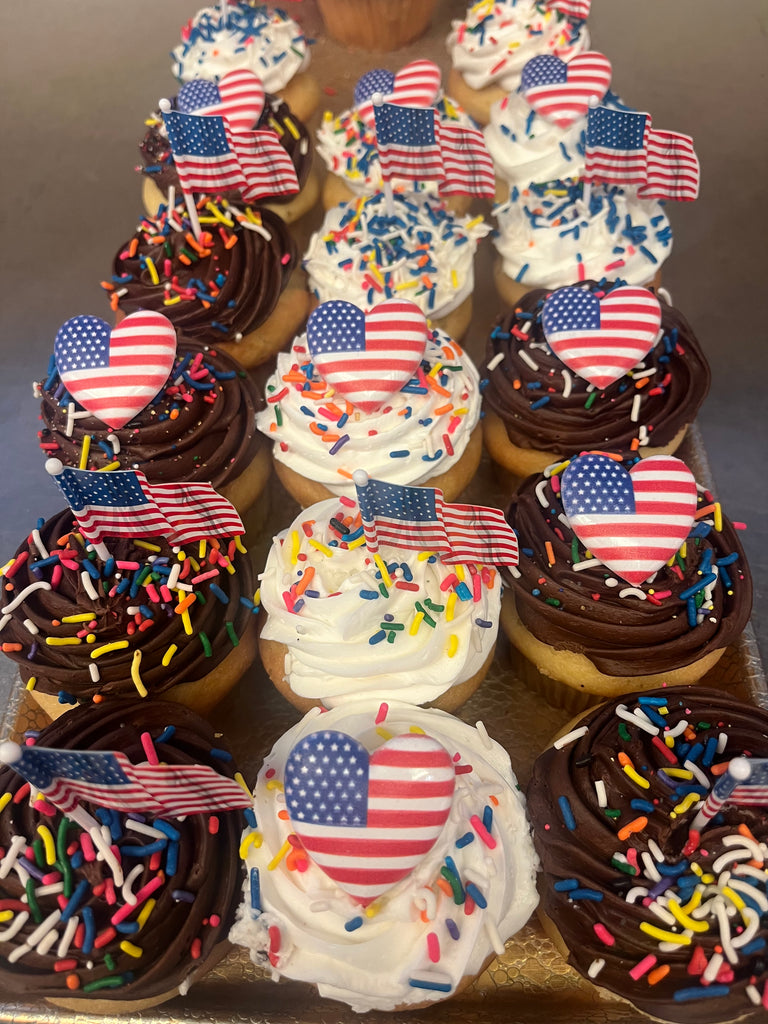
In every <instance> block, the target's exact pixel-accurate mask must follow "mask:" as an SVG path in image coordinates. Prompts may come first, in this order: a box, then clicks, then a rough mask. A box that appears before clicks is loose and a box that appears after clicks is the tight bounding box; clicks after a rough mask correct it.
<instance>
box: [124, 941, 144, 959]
mask: <svg viewBox="0 0 768 1024" xmlns="http://www.w3.org/2000/svg"><path fill="white" fill-rule="evenodd" d="M120 949H122V951H123V952H124V953H126V954H127V955H128V956H132V957H135V958H136V959H137V960H138V958H139V957H140V956H144V950H143V949H142V948H141V946H134V944H133V943H132V942H129V941H128V940H127V939H124V940H123V941H122V942H121V943H120Z"/></svg>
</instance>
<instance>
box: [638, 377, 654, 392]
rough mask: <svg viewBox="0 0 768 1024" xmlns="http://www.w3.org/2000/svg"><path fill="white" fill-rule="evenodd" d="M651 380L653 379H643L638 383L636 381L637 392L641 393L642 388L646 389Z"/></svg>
mask: <svg viewBox="0 0 768 1024" xmlns="http://www.w3.org/2000/svg"><path fill="white" fill-rule="evenodd" d="M650 379H651V378H650V377H643V378H642V380H638V381H636V382H635V387H636V388H637V390H638V391H639V390H640V388H644V387H645V385H646V384H647V383H648V381H649V380H650Z"/></svg>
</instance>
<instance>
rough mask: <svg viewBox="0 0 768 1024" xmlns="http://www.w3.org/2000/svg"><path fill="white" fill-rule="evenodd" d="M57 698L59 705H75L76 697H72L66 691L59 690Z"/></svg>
mask: <svg viewBox="0 0 768 1024" xmlns="http://www.w3.org/2000/svg"><path fill="white" fill-rule="evenodd" d="M58 698H59V704H77V697H74V696H73V695H72V694H71V693H67V691H66V690H59V693H58Z"/></svg>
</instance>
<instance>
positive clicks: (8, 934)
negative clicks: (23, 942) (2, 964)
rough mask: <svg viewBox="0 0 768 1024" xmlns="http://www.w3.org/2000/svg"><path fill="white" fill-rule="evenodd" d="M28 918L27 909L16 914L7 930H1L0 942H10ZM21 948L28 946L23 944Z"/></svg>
mask: <svg viewBox="0 0 768 1024" xmlns="http://www.w3.org/2000/svg"><path fill="white" fill-rule="evenodd" d="M28 920H29V912H28V911H26V910H22V911H20V912H19V913H18V914H17V915H16V917H14V919H13V920H12V921H11V923H10V924H9V925H8V927H7V928H6V929H5V931H2V932H0V942H9V941H10V940H11V939H13V938H15V937H16V936H17V935H18V933H19V932H20V931H21V929H22V928H23V927H24V925H25V924H26V923H27V921H28ZM21 948H22V949H25V948H26V947H25V946H22V947H21ZM9 959H10V957H9Z"/></svg>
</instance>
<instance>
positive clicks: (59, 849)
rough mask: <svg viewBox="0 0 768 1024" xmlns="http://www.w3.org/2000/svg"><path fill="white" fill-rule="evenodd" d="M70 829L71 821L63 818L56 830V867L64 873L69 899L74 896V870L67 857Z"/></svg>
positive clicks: (66, 892) (65, 893) (65, 890)
mask: <svg viewBox="0 0 768 1024" xmlns="http://www.w3.org/2000/svg"><path fill="white" fill-rule="evenodd" d="M68 828H69V819H68V818H62V819H61V821H60V822H59V827H58V829H57V830H56V865H57V867H58V869H59V871H60V872H61V873H62V875H63V876H64V877H63V879H62V880H63V882H64V895H65V896H66V897H67V899H69V897H70V896H71V895H72V892H73V890H72V868H71V867H70V864H69V857H68V856H67V830H68Z"/></svg>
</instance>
